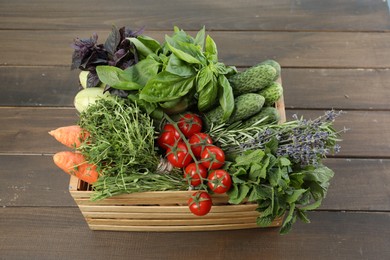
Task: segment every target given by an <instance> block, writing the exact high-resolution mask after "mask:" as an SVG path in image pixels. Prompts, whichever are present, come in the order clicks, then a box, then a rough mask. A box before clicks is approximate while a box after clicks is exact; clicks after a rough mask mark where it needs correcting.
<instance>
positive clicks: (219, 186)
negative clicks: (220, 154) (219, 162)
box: [207, 169, 232, 194]
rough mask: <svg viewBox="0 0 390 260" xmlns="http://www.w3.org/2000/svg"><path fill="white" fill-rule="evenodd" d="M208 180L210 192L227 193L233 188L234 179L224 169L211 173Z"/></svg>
mask: <svg viewBox="0 0 390 260" xmlns="http://www.w3.org/2000/svg"><path fill="white" fill-rule="evenodd" d="M207 180H208V183H207V186H209V188H210V190H212V191H213V192H215V193H218V194H222V193H225V192H227V191H228V190H229V189H230V187H231V186H232V178H231V177H230V175H229V173H228V172H227V171H225V170H222V169H218V170H214V171H212V172H210V174H209V176H208V177H207Z"/></svg>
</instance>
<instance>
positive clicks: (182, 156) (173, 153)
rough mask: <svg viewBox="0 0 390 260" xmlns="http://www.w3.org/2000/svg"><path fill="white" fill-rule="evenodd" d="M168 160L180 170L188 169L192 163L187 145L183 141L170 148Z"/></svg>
mask: <svg viewBox="0 0 390 260" xmlns="http://www.w3.org/2000/svg"><path fill="white" fill-rule="evenodd" d="M167 159H168V161H169V162H170V163H171V164H172V165H173V166H175V167H178V168H183V167H186V166H187V165H188V164H190V163H191V162H192V157H191V155H190V154H189V153H188V148H187V145H186V144H185V143H184V142H183V141H179V142H178V143H177V145H176V146H173V147H170V148H168V150H167Z"/></svg>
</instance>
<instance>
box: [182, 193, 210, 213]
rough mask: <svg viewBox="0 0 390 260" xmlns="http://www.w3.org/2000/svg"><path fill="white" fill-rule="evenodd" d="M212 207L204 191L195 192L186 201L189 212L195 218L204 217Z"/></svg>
mask: <svg viewBox="0 0 390 260" xmlns="http://www.w3.org/2000/svg"><path fill="white" fill-rule="evenodd" d="M212 205H213V202H212V201H211V197H210V195H209V194H208V193H207V192H205V191H198V192H195V193H194V194H192V196H191V198H190V199H189V200H188V207H189V209H190V211H191V212H192V213H193V214H195V215H197V216H204V215H206V214H207V213H209V212H210V210H211V206H212Z"/></svg>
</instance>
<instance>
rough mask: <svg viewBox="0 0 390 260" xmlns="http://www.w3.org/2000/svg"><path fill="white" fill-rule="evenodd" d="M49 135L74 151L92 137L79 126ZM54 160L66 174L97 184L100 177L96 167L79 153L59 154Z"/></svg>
mask: <svg viewBox="0 0 390 260" xmlns="http://www.w3.org/2000/svg"><path fill="white" fill-rule="evenodd" d="M49 134H50V135H51V136H53V137H54V138H55V139H56V140H57V141H58V142H60V143H61V144H63V145H65V146H67V147H69V148H74V149H76V148H79V147H80V145H81V144H82V143H84V142H86V141H87V139H88V138H89V137H90V134H89V132H88V131H86V130H85V129H83V128H81V127H80V126H78V125H71V126H64V127H60V128H57V129H55V130H52V131H50V132H49ZM53 160H54V163H55V164H56V165H57V166H58V167H59V168H60V169H62V170H63V171H64V172H66V173H68V174H70V175H74V176H76V177H77V178H79V179H80V180H82V181H85V182H87V183H89V184H92V183H94V182H96V181H97V179H98V177H99V174H98V172H97V170H96V165H93V164H90V163H88V161H87V160H86V159H85V157H84V156H83V155H82V154H81V153H80V152H78V151H63V152H58V153H56V154H55V155H54V156H53Z"/></svg>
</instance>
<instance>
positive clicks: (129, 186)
mask: <svg viewBox="0 0 390 260" xmlns="http://www.w3.org/2000/svg"><path fill="white" fill-rule="evenodd" d="M79 125H80V126H81V127H82V128H84V129H86V130H87V131H88V132H89V133H90V136H91V137H90V138H89V139H88V142H85V143H84V144H83V145H82V146H81V147H80V148H78V149H79V150H80V152H81V153H82V154H83V155H84V156H85V157H86V159H87V160H88V161H89V162H90V163H92V164H95V165H96V166H97V170H98V172H99V174H100V175H99V178H98V181H97V183H96V185H95V184H94V195H93V199H103V198H106V197H109V196H112V195H114V194H115V195H116V194H120V193H130V192H137V191H146V190H160V189H161V190H178V189H182V188H183V187H184V185H183V183H184V182H183V181H181V182H180V180H182V176H181V172H180V171H178V170H174V171H172V172H171V173H169V175H170V176H165V177H161V176H160V175H161V174H159V171H160V168H161V164H163V161H162V159H161V157H160V155H159V154H158V153H157V151H156V150H155V146H154V138H155V130H154V127H153V121H152V120H151V118H150V117H149V116H148V115H147V114H146V113H143V112H142V111H141V110H140V109H139V107H138V106H137V105H136V104H135V103H133V102H129V100H128V99H120V98H113V99H109V100H103V99H101V100H98V101H96V103H95V104H93V105H90V106H89V107H88V108H87V109H86V110H85V111H84V112H82V113H81V115H80V119H79ZM129 180H131V182H130V183H127V182H128V181H129ZM172 180H175V181H172ZM124 181H125V182H124ZM154 182H155V183H156V185H155V186H153V185H151V184H152V183H154ZM148 183H149V185H147V184H148Z"/></svg>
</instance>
